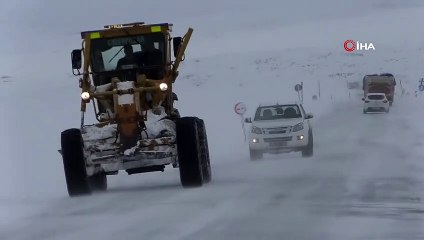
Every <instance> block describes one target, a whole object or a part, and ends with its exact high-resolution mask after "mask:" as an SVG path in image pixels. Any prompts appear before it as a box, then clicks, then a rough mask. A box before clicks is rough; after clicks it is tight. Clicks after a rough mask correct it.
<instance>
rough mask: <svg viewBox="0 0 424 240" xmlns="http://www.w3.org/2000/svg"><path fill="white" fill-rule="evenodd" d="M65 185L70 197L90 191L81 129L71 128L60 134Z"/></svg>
mask: <svg viewBox="0 0 424 240" xmlns="http://www.w3.org/2000/svg"><path fill="white" fill-rule="evenodd" d="M61 145H62V158H63V167H64V170H65V178H66V186H67V189H68V194H69V196H71V197H74V196H80V195H87V194H90V193H91V190H90V186H89V183H88V178H87V172H86V169H85V160H84V153H83V141H82V136H81V131H80V130H79V129H76V128H73V129H68V130H66V131H63V132H62V134H61Z"/></svg>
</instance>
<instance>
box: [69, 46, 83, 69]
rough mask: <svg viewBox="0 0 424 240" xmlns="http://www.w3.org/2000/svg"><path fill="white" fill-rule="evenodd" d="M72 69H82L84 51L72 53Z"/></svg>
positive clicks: (78, 50) (79, 50) (75, 50)
mask: <svg viewBox="0 0 424 240" xmlns="http://www.w3.org/2000/svg"><path fill="white" fill-rule="evenodd" d="M71 60H72V69H73V70H74V69H81V66H82V51H81V49H74V50H73V51H72V53H71Z"/></svg>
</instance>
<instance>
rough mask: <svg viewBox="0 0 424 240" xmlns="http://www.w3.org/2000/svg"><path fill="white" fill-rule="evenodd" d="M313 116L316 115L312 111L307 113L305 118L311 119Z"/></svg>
mask: <svg viewBox="0 0 424 240" xmlns="http://www.w3.org/2000/svg"><path fill="white" fill-rule="evenodd" d="M313 117H314V115H312V113H307V114H306V116H305V119H311V118H313Z"/></svg>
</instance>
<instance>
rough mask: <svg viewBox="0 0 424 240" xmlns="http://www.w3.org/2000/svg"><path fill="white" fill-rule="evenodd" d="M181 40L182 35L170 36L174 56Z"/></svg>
mask: <svg viewBox="0 0 424 240" xmlns="http://www.w3.org/2000/svg"><path fill="white" fill-rule="evenodd" d="M182 41H183V38H182V37H174V38H172V44H173V47H174V57H177V54H178V49H179V48H180V45H181V42H182Z"/></svg>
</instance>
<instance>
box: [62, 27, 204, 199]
mask: <svg viewBox="0 0 424 240" xmlns="http://www.w3.org/2000/svg"><path fill="white" fill-rule="evenodd" d="M171 32H172V24H170V23H160V24H145V23H144V22H136V23H127V24H116V25H107V26H104V28H103V29H101V30H95V31H85V32H81V38H82V48H81V49H75V50H73V51H72V54H71V60H72V72H73V74H74V75H75V76H79V77H80V79H79V87H80V88H81V96H80V98H81V126H80V128H72V129H67V130H65V131H63V132H62V133H61V149H60V150H59V152H60V154H61V155H62V158H63V165H64V172H65V178H66V184H67V190H68V193H69V195H70V196H79V195H87V194H90V193H91V192H92V191H104V190H106V189H107V176H108V175H116V174H118V172H119V171H120V170H124V171H126V172H127V173H128V174H129V175H131V174H136V173H144V172H155V171H164V170H165V166H167V165H170V166H172V167H174V168H179V172H180V180H181V184H182V186H183V187H198V186H202V185H203V184H205V183H208V182H209V181H210V180H211V167H210V159H209V149H208V142H207V136H206V128H205V124H204V121H203V120H202V119H200V118H198V117H181V116H180V114H179V112H178V110H177V109H175V108H174V101H177V100H178V98H177V95H176V94H175V93H174V92H173V90H172V89H173V88H172V85H173V84H174V82H175V80H176V79H177V77H178V67H179V65H180V63H181V62H182V61H183V60H184V56H185V50H186V48H187V45H188V43H189V41H190V37H191V35H192V32H193V29H191V28H189V29H188V31H187V33H186V34H185V35H184V36H183V37H171ZM90 103H91V104H92V106H93V109H94V113H95V116H96V119H97V122H96V123H92V124H85V122H84V115H85V112H86V109H87V104H90Z"/></svg>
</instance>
